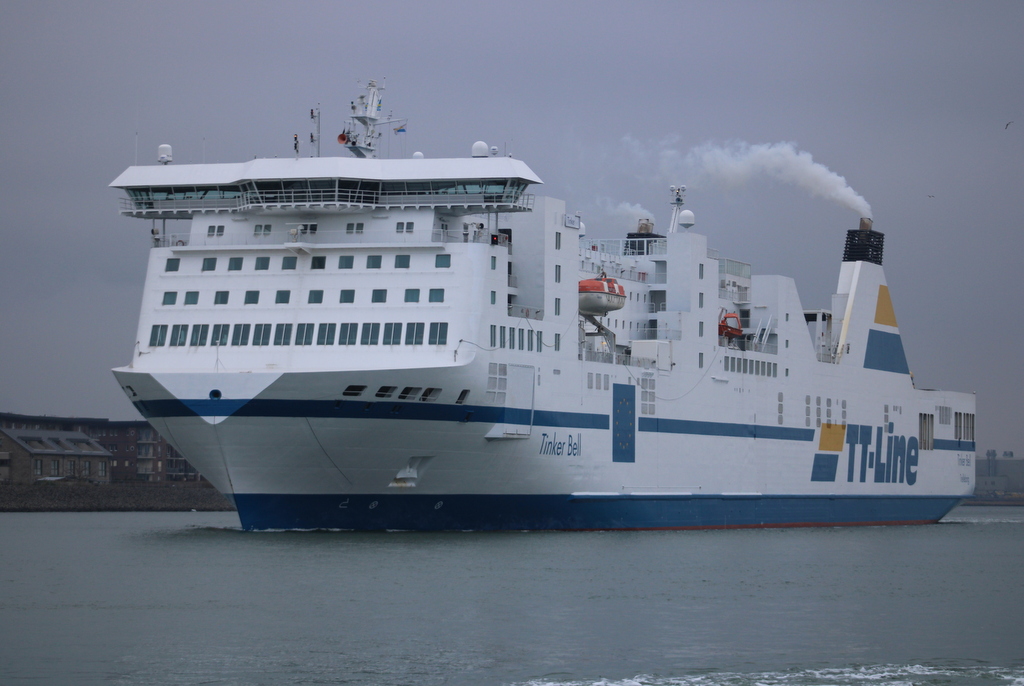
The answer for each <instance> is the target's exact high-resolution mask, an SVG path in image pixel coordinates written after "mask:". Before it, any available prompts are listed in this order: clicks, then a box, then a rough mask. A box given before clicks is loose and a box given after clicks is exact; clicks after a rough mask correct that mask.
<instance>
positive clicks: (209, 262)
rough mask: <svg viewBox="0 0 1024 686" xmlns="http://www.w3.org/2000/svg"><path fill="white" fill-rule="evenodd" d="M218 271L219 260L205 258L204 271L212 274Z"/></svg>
mask: <svg viewBox="0 0 1024 686" xmlns="http://www.w3.org/2000/svg"><path fill="white" fill-rule="evenodd" d="M216 269H217V258H216V257H204V258H203V271H204V272H212V271H216Z"/></svg>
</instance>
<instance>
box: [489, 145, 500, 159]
mask: <svg viewBox="0 0 1024 686" xmlns="http://www.w3.org/2000/svg"><path fill="white" fill-rule="evenodd" d="M497 156H498V146H497V145H492V146H491V157H497Z"/></svg>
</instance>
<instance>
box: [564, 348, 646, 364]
mask: <svg viewBox="0 0 1024 686" xmlns="http://www.w3.org/2000/svg"><path fill="white" fill-rule="evenodd" d="M579 359H581V360H583V361H584V362H602V363H604V364H621V365H625V366H627V367H640V368H642V369H653V368H654V367H655V366H656V365H657V360H652V359H650V358H647V357H633V356H632V355H626V354H625V353H608V352H600V351H597V350H584V351H583V353H582V354H581V355H579Z"/></svg>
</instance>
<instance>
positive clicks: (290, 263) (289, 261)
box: [281, 255, 299, 269]
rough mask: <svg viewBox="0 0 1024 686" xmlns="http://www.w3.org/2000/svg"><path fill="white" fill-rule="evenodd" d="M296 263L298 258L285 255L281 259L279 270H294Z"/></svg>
mask: <svg viewBox="0 0 1024 686" xmlns="http://www.w3.org/2000/svg"><path fill="white" fill-rule="evenodd" d="M298 262H299V258H298V257H296V256H295V255H285V256H284V257H282V258H281V269H295V265H296V264H298Z"/></svg>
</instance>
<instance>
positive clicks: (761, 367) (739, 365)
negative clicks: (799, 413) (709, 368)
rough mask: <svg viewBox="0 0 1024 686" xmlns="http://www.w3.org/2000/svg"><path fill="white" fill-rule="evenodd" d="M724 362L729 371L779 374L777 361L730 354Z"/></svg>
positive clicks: (763, 374)
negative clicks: (749, 358)
mask: <svg viewBox="0 0 1024 686" xmlns="http://www.w3.org/2000/svg"><path fill="white" fill-rule="evenodd" d="M722 362H723V364H724V365H725V371H727V372H737V373H739V374H754V375H756V376H771V377H777V376H778V375H779V365H778V364H777V363H775V362H768V361H766V360H748V359H747V358H745V357H729V356H726V357H724V358H723V359H722ZM701 366H703V365H701ZM808 397H810V396H808Z"/></svg>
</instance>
